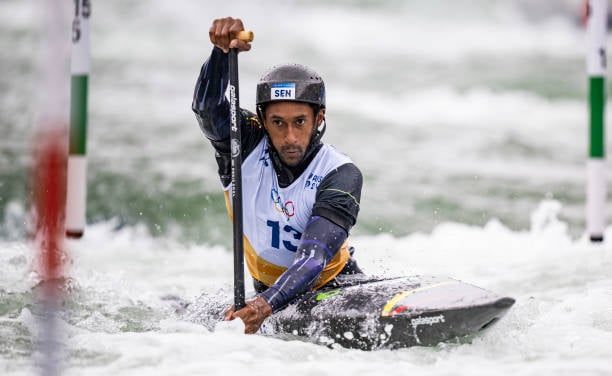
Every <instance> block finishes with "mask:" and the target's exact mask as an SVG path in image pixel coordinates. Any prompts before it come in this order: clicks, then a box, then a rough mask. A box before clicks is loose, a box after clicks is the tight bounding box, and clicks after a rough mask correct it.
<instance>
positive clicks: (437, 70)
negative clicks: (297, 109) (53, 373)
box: [0, 0, 612, 375]
mask: <svg viewBox="0 0 612 376" xmlns="http://www.w3.org/2000/svg"><path fill="white" fill-rule="evenodd" d="M39 5H40V4H39V3H38V2H34V1H32V0H4V1H2V2H1V3H0V31H1V32H0V64H1V65H0V66H1V68H2V75H0V89H1V93H2V94H0V129H1V130H2V137H1V138H0V250H1V252H0V373H2V374H11V375H13V374H15V375H29V374H35V373H36V372H37V368H36V367H37V366H36V361H37V359H39V358H40V356H39V353H38V347H37V341H36V338H38V337H37V336H38V334H39V332H40V330H41V329H40V325H38V324H37V323H38V321H37V320H38V317H39V315H40V310H39V309H38V308H37V305H36V304H35V294H36V289H35V288H34V287H35V286H36V284H37V283H38V278H37V275H36V274H35V273H33V272H32V270H33V265H34V263H35V262H36V259H35V257H34V250H33V247H32V245H31V243H30V242H29V241H28V240H27V236H26V234H27V222H28V221H27V215H26V213H27V210H28V209H27V208H28V206H27V197H28V191H29V188H28V169H29V168H30V166H31V156H30V154H29V150H30V140H31V137H32V134H33V132H34V130H35V119H36V112H37V108H36V103H37V102H36V101H34V100H32V98H34V97H36V96H37V95H39V94H40V93H39V92H38V91H37V89H38V88H39V86H38V81H37V72H38V69H39V65H38V64H39V62H40V59H39V58H38V54H37V50H38V48H39V47H40V45H39V40H40V37H41V35H42V33H43V30H42V29H41V21H40V12H39V11H38V10H37V7H38V6H39ZM226 15H232V16H236V17H241V18H242V19H243V20H244V22H245V24H246V26H247V28H249V29H252V30H254V32H255V42H254V43H253V49H252V51H250V52H249V53H244V54H241V55H240V80H241V98H240V99H241V104H242V106H243V107H246V108H250V109H253V107H254V92H255V85H256V82H257V80H258V78H259V76H260V75H261V73H262V72H263V71H265V70H266V69H267V68H268V67H270V66H272V65H275V64H279V63H284V62H300V63H303V64H306V65H309V66H311V67H313V68H314V69H315V70H317V71H318V72H319V73H320V74H321V75H322V76H323V77H324V79H325V81H326V85H327V94H328V111H327V120H328V125H329V127H328V131H327V133H326V135H325V139H326V141H327V142H329V143H331V144H333V145H335V146H336V147H337V148H338V149H340V150H341V151H343V152H345V153H346V154H348V155H349V156H351V158H352V159H353V160H354V161H355V163H356V164H357V165H358V166H359V167H360V169H361V170H362V172H363V175H364V189H363V194H362V203H361V212H360V216H359V221H358V225H357V226H356V227H355V228H354V230H353V231H352V243H353V245H354V246H355V247H356V248H357V254H356V255H357V258H358V260H359V262H360V264H361V265H362V266H363V268H364V269H365V270H366V272H368V273H372V274H384V275H413V274H432V275H443V276H451V277H454V278H457V279H461V280H463V281H466V282H469V283H473V284H476V285H478V286H482V287H484V288H487V289H490V290H493V291H496V292H498V293H500V294H503V295H508V296H512V297H514V298H515V299H517V303H516V304H515V306H514V307H513V308H512V309H511V311H510V312H509V313H508V315H507V316H506V317H505V318H504V319H503V320H501V321H500V322H499V323H498V324H496V325H495V326H493V327H492V328H491V329H490V330H489V331H487V332H485V333H484V334H483V335H481V336H479V337H476V338H474V339H472V340H470V341H469V342H468V343H452V344H441V345H439V346H437V347H433V348H418V347H417V348H411V349H404V350H398V351H376V352H362V351H356V350H346V349H329V348H326V347H322V346H317V345H314V344H310V343H303V342H289V341H282V340H278V339H274V338H268V337H262V336H244V335H242V334H241V333H240V328H239V327H237V326H236V325H222V326H220V327H218V328H217V330H216V331H215V332H209V331H208V330H207V329H206V328H203V327H201V326H198V325H196V324H193V323H190V322H187V321H184V320H181V319H180V318H179V317H177V316H176V315H175V314H174V305H175V304H176V303H175V301H174V300H172V299H169V297H180V298H181V299H183V300H186V301H193V300H194V299H195V298H196V297H197V296H199V295H200V294H201V293H214V294H217V293H219V292H221V294H225V295H226V296H229V294H230V292H231V283H232V257H231V252H230V249H231V226H230V222H229V221H228V219H227V216H226V214H225V208H224V202H223V196H222V193H221V188H220V183H219V179H218V177H217V175H216V165H215V162H214V158H213V151H212V148H211V147H210V145H209V144H208V143H207V141H206V140H205V138H204V137H203V135H202V134H201V132H200V130H199V128H198V126H197V123H196V121H195V119H194V116H193V114H192V113H191V109H190V105H191V95H192V92H193V86H194V83H195V79H196V77H197V74H198V72H199V68H200V66H201V64H202V62H203V61H204V60H205V59H206V58H207V56H208V54H209V53H210V50H211V46H210V43H209V42H208V35H207V32H208V28H209V26H210V23H211V21H212V19H214V18H216V17H221V16H226ZM91 44H92V71H91V76H90V102H89V103H90V118H89V135H88V159H89V171H88V195H89V196H88V212H87V220H88V226H87V229H86V232H85V237H84V238H83V239H82V240H80V241H69V242H68V243H67V244H66V248H67V251H68V254H69V257H70V261H69V263H68V264H67V267H66V269H67V274H68V276H69V277H70V289H69V291H68V292H67V293H66V302H65V306H64V310H63V313H62V315H61V320H60V326H59V333H60V334H59V337H58V340H59V342H60V343H62V348H63V350H62V353H61V359H62V361H61V368H60V369H61V370H62V371H63V373H64V374H68V375H83V374H86V375H98V374H100V375H107V374H110V373H113V374H121V375H142V374H147V375H178V374H181V375H185V374H221V373H222V372H225V373H228V374H239V373H245V372H248V373H249V374H253V375H263V374H266V375H268V374H287V373H290V374H294V375H311V374H338V373H350V374H355V375H362V374H363V375H368V374H385V373H391V374H397V373H400V372H401V373H418V374H423V375H454V374H466V375H475V374H483V375H485V374H486V375H497V374H499V375H507V374H510V373H513V374H516V375H535V374H538V375H542V374H554V375H565V374H567V375H576V374H580V375H610V374H612V365H611V364H612V363H610V359H612V346H611V345H612V272H611V270H612V245H610V243H609V241H608V242H604V243H603V244H599V245H591V244H589V242H588V241H587V240H586V237H585V236H584V226H585V220H584V201H585V197H584V191H585V175H586V171H585V162H586V157H587V150H588V144H587V129H588V128H587V105H586V93H587V86H586V83H587V80H586V76H585V63H584V50H585V38H584V29H583V28H582V26H581V25H580V1H558V0H557V1H555V0H548V1H538V2H537V3H536V2H531V1H527V0H524V1H509V0H508V1H493V0H475V1H438V0H436V1H432V0H428V1H426V0H418V1H411V2H404V1H399V0H397V1H396V0H390V1H385V2H378V1H366V0H362V1H346V0H335V1H288V2H284V3H282V4H278V3H276V2H271V1H263V0H258V1H247V0H244V1H234V2H212V1H211V2H193V1H186V0H177V1H173V2H167V1H162V0H152V1H148V2H139V1H132V0H129V1H126V0H123V1H118V0H112V1H111V0H107V1H104V2H102V1H100V2H95V3H94V4H93V12H92V35H91ZM609 88H610V87H609ZM66 90H68V85H66ZM607 209H608V212H610V209H612V207H610V205H608V207H607ZM606 237H607V239H610V238H611V237H612V227H609V228H608V229H607V231H606ZM247 287H248V288H250V285H248V284H247Z"/></svg>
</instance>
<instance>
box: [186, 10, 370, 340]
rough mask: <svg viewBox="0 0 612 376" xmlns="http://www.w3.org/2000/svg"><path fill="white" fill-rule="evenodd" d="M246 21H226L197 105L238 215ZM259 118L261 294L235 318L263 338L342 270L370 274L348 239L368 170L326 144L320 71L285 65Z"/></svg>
mask: <svg viewBox="0 0 612 376" xmlns="http://www.w3.org/2000/svg"><path fill="white" fill-rule="evenodd" d="M242 30H244V27H243V24H242V21H241V20H240V19H233V18H231V17H228V18H223V19H217V20H214V21H213V24H212V26H211V28H210V31H209V36H210V40H211V42H212V44H213V45H214V48H213V51H212V54H211V55H210V57H209V59H208V60H207V61H206V62H205V63H204V65H203V66H202V69H201V71H200V75H199V77H198V80H197V83H196V87H195V91H194V97H193V103H192V109H193V111H194V112H195V114H196V118H197V120H198V123H199V125H200V128H201V130H202V132H204V135H205V136H206V137H207V138H208V140H210V142H211V143H212V145H213V147H214V149H215V151H216V153H215V157H216V160H217V164H218V166H219V175H220V177H221V183H222V184H223V189H224V191H225V198H226V205H227V207H228V211H229V213H230V215H231V206H230V200H229V192H230V191H231V153H230V149H231V147H230V135H229V134H230V110H229V107H230V105H229V102H228V100H227V98H226V97H225V91H226V89H227V85H228V77H229V70H228V69H229V68H228V55H227V53H228V51H229V49H230V48H237V49H238V50H239V51H248V50H250V49H251V46H250V44H248V43H246V42H244V41H241V40H238V39H233V38H232V36H234V35H236V34H237V33H238V32H240V31H242ZM256 106H257V109H256V110H257V115H255V114H254V113H252V112H249V111H247V110H244V109H241V114H242V116H241V119H242V123H241V132H242V158H243V163H242V182H243V187H242V190H243V210H244V249H245V259H246V263H247V267H248V270H249V272H250V274H251V276H252V277H253V283H254V287H255V291H256V292H257V295H256V296H255V298H253V299H250V300H248V301H247V302H246V307H244V308H242V309H240V310H238V311H235V310H234V309H233V307H232V308H230V309H228V311H227V312H226V319H228V320H232V319H234V318H236V317H238V318H240V319H242V321H243V322H244V324H245V333H255V332H256V331H257V330H258V329H259V327H260V326H261V324H262V323H263V321H264V320H265V318H266V317H268V316H270V315H271V314H272V312H276V311H278V310H281V309H283V308H284V307H285V306H286V305H287V304H289V303H290V302H291V301H292V300H294V299H295V298H296V297H297V296H299V295H300V294H302V293H304V292H306V291H309V290H313V289H319V288H321V287H323V286H326V285H329V284H332V283H334V280H335V278H336V277H337V276H338V275H340V274H355V273H361V271H360V270H359V267H358V266H357V264H356V262H355V261H354V259H353V258H352V257H351V255H350V253H349V247H348V242H347V238H348V234H349V231H350V229H351V227H352V226H353V225H355V222H356V220H357V214H358V212H359V200H360V197H361V186H362V176H361V172H360V171H359V169H358V168H357V166H355V164H353V163H352V161H351V160H350V158H348V157H347V156H345V155H344V154H342V153H340V152H338V151H337V150H336V149H334V148H333V147H332V146H330V145H328V144H324V143H322V141H321V138H322V136H323V134H324V133H325V127H326V125H325V86H324V83H323V80H322V79H321V77H320V76H319V75H318V74H317V73H316V72H314V71H313V70H311V69H309V68H307V67H305V66H303V65H299V64H287V65H280V66H277V67H274V68H272V69H271V70H270V71H268V72H267V73H266V74H264V75H263V77H262V78H261V80H260V81H259V83H258V85H257V93H256Z"/></svg>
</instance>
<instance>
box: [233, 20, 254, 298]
mask: <svg viewBox="0 0 612 376" xmlns="http://www.w3.org/2000/svg"><path fill="white" fill-rule="evenodd" d="M236 38H237V39H240V40H243V41H245V42H252V41H253V33H252V32H250V31H241V32H239V33H238V35H237V36H236ZM229 79H230V81H229V90H230V118H231V123H230V145H231V153H232V211H233V224H234V307H235V310H239V309H241V308H243V307H244V306H245V302H244V249H243V229H242V154H241V152H240V151H241V150H242V139H241V135H240V124H241V119H240V103H239V97H240V95H239V92H238V49H237V48H231V49H230V52H229Z"/></svg>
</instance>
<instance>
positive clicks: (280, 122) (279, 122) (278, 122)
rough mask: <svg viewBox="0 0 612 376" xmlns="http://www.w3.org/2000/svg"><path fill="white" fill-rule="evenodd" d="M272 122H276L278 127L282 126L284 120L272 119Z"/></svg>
mask: <svg viewBox="0 0 612 376" xmlns="http://www.w3.org/2000/svg"><path fill="white" fill-rule="evenodd" d="M272 124H274V125H275V126H277V127H280V126H281V125H283V122H282V121H280V120H273V121H272Z"/></svg>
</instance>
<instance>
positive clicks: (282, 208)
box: [270, 188, 295, 218]
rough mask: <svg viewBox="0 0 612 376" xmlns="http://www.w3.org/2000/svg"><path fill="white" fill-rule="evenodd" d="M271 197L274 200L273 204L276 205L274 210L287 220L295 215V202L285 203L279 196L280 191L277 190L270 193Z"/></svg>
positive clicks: (274, 189) (273, 189)
mask: <svg viewBox="0 0 612 376" xmlns="http://www.w3.org/2000/svg"><path fill="white" fill-rule="evenodd" d="M270 197H271V198H272V202H273V203H274V209H276V211H278V212H279V213H282V214H284V215H285V216H287V218H291V217H293V216H294V215H295V206H294V205H293V201H291V200H289V201H286V202H285V203H283V200H281V197H280V195H279V194H278V190H277V189H276V188H272V191H271V192H270Z"/></svg>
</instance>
